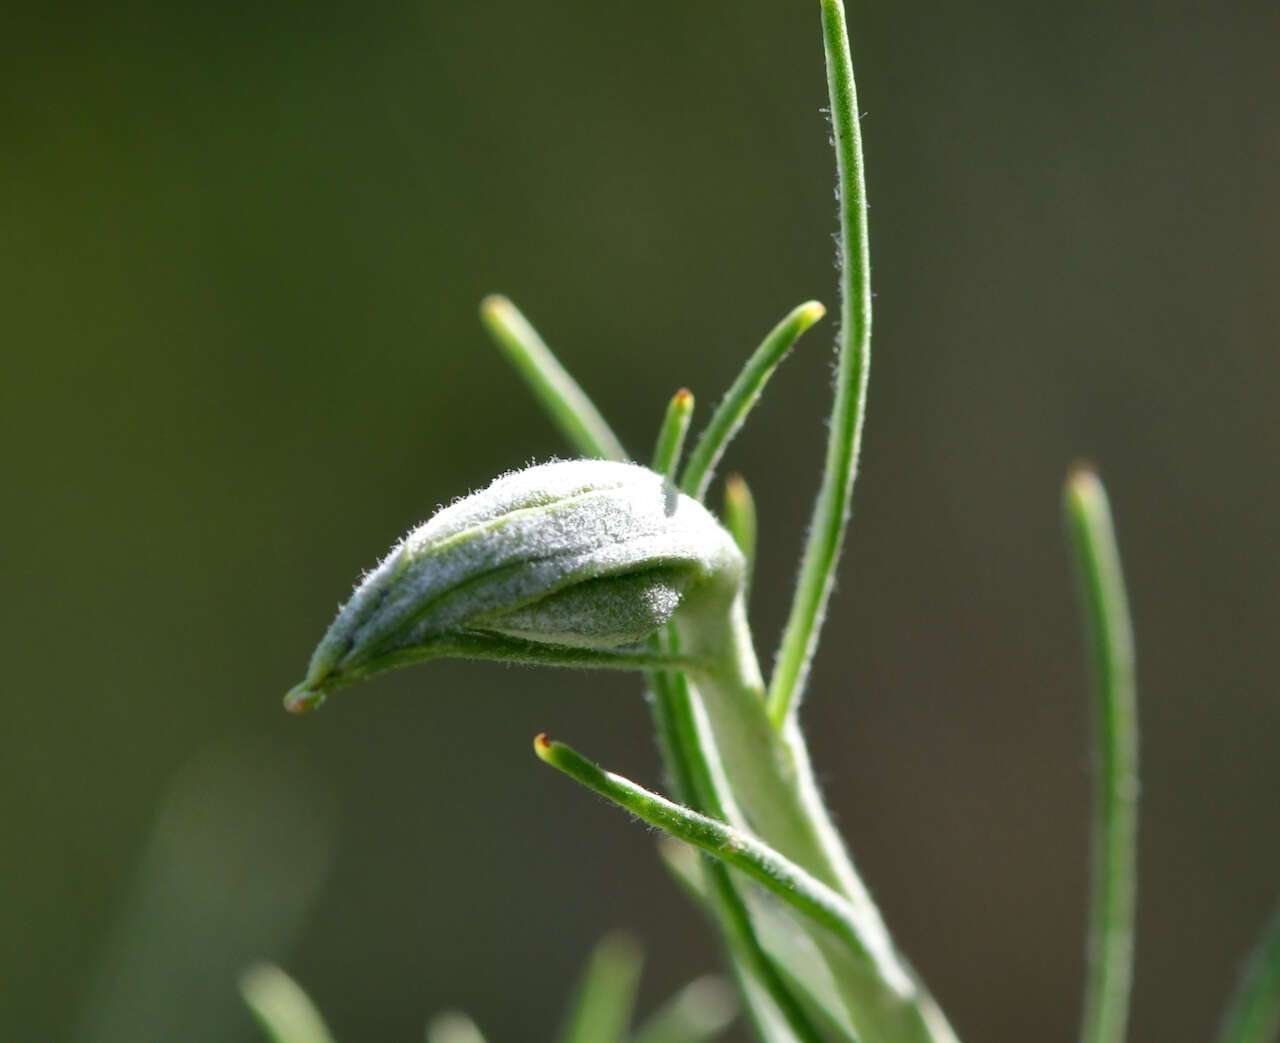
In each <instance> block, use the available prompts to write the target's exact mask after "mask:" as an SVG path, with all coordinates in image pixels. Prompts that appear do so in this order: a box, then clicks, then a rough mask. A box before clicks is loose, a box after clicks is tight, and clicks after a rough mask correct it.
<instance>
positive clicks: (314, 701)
mask: <svg viewBox="0 0 1280 1043" xmlns="http://www.w3.org/2000/svg"><path fill="white" fill-rule="evenodd" d="M324 699H325V693H324V692H322V691H318V690H317V689H315V688H313V687H312V686H311V682H310V681H303V682H302V683H301V684H296V685H294V686H293V687H292V688H290V689H289V690H288V691H287V692H286V693H285V696H284V708H285V709H286V710H288V711H289V713H293V714H300V713H309V712H310V711H311V710H314V709H316V707H318V706H319V705H320V704H321V703H323V702H324Z"/></svg>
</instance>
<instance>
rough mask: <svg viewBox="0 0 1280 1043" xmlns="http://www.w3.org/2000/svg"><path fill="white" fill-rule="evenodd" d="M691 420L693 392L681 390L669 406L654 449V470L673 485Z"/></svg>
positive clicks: (685, 389) (673, 397)
mask: <svg viewBox="0 0 1280 1043" xmlns="http://www.w3.org/2000/svg"><path fill="white" fill-rule="evenodd" d="M691 419H693V392H691V391H690V390H689V389H688V388H681V389H680V390H679V391H677V392H676V393H675V394H674V395H673V396H672V398H671V401H670V403H668V405H667V412H666V415H665V416H664V417H663V418H662V428H661V429H660V430H659V431H658V442H657V445H655V446H654V448H653V467H652V469H653V470H655V471H657V472H658V474H660V475H662V476H663V477H664V478H666V480H667V481H669V482H671V483H672V484H673V485H674V484H675V480H676V467H677V466H679V464H680V450H682V449H683V448H684V436H685V435H686V434H688V432H689V421H690V420H691Z"/></svg>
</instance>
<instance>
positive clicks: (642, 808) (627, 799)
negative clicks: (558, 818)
mask: <svg viewBox="0 0 1280 1043" xmlns="http://www.w3.org/2000/svg"><path fill="white" fill-rule="evenodd" d="M533 747H534V751H535V752H536V753H537V754H538V756H539V757H540V758H542V760H544V761H545V762H546V763H548V764H550V765H551V766H552V767H553V768H557V769H559V770H560V771H562V772H564V774H566V775H568V776H569V777H570V778H572V779H574V780H575V781H577V782H580V783H581V784H582V785H584V786H586V787H587V788H588V789H590V790H593V791H594V792H596V793H598V794H599V795H600V796H602V797H604V798H605V799H606V800H609V801H612V802H613V803H614V804H617V805H618V806H619V807H621V808H624V809H625V810H627V811H629V812H630V813H631V814H633V815H635V816H636V818H638V819H640V820H641V821H643V822H647V823H649V825H651V826H656V827H657V828H658V829H661V830H663V831H664V832H666V833H669V834H671V836H673V837H675V838H676V839H677V840H683V841H685V843H688V844H692V845H693V846H694V847H698V848H701V849H702V850H703V851H706V852H707V853H708V854H711V855H714V856H715V857H716V858H718V859H720V860H721V861H722V862H724V863H725V864H727V865H730V866H732V867H733V868H735V869H740V870H741V871H742V872H743V873H745V874H746V875H747V876H749V877H751V878H752V879H753V880H755V881H756V882H757V883H759V884H762V885H763V886H764V887H765V888H766V889H768V890H769V891H772V892H773V893H774V894H775V895H777V896H778V897H779V898H781V899H782V900H783V901H784V902H786V903H787V904H788V905H790V906H791V907H792V908H794V909H796V910H798V911H799V912H800V913H802V914H803V915H804V916H806V917H808V918H809V919H810V920H812V921H813V922H814V923H817V924H819V925H820V926H822V927H825V928H826V929H827V930H829V931H831V932H832V933H833V934H834V935H835V936H836V937H838V938H840V939H841V940H842V941H843V942H845V944H846V945H847V946H848V948H849V949H850V951H852V952H854V953H858V954H863V955H865V956H866V958H867V959H870V958H871V957H870V955H869V953H870V949H871V948H872V947H873V946H875V945H878V944H879V943H878V942H871V941H869V940H868V939H867V938H865V937H864V934H863V929H862V925H861V924H859V923H858V922H857V914H856V913H855V912H854V910H853V908H852V906H850V905H849V903H848V902H847V901H846V900H845V899H844V898H842V897H841V896H840V895H839V894H837V893H836V892H835V891H833V890H832V889H831V888H830V887H828V886H827V885H826V884H824V883H822V882H821V881H820V880H818V879H816V878H815V877H814V876H813V875H812V874H810V873H808V872H806V871H805V870H804V869H801V868H800V867H799V866H798V865H796V864H795V863H794V862H792V861H790V860H789V859H787V858H784V857H783V856H782V855H780V854H778V852H776V851H774V850H773V849H772V848H771V847H769V846H768V845H767V844H764V843H761V842H760V841H759V840H757V839H756V838H755V837H752V836H749V835H747V834H745V833H743V832H741V831H740V830H737V829H734V828H733V827H732V826H730V825H727V824H726V823H724V822H717V821H715V820H714V819H711V818H708V817H707V816H706V815H701V814H699V813H698V812H696V811H692V810H690V809H689V808H686V807H682V806H681V805H679V804H676V803H674V802H672V801H669V800H667V799H666V798H665V797H662V796H659V795H658V794H657V793H653V792H651V791H649V790H647V789H645V788H644V787H642V786H638V785H636V784H635V783H634V782H632V781H631V780H630V779H627V778H623V777H622V776H621V775H615V774H614V773H613V772H610V771H605V770H604V769H603V768H601V767H600V766H599V765H598V764H596V763H594V762H593V761H590V760H588V759H587V758H586V757H584V756H582V754H580V753H578V751H577V750H575V749H573V748H572V747H570V746H566V745H565V744H564V743H562V742H552V741H551V740H550V739H548V738H547V737H546V735H539V736H538V737H537V738H536V739H535V740H534V743H533Z"/></svg>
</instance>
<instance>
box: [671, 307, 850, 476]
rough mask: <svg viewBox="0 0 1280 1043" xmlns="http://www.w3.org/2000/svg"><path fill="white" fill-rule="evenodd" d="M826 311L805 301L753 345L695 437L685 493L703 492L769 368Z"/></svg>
mask: <svg viewBox="0 0 1280 1043" xmlns="http://www.w3.org/2000/svg"><path fill="white" fill-rule="evenodd" d="M826 312H827V310H826V309H825V308H824V307H823V306H822V305H821V304H819V303H818V302H817V301H808V302H806V303H804V304H802V305H800V306H799V307H798V308H796V309H794V310H793V311H792V312H791V313H790V314H789V315H787V317H786V318H784V319H783V320H782V321H781V322H780V323H778V325H777V326H775V327H774V328H773V329H772V330H770V331H769V335H768V336H767V337H765V339H764V342H763V343H762V344H761V345H760V347H758V348H756V350H755V353H754V354H753V355H752V356H751V358H749V359H747V364H746V365H745V366H744V367H743V368H742V372H741V373H739V374H738V379H737V380H735V381H734V382H733V384H732V386H731V387H730V388H729V390H728V392H727V393H726V394H725V396H724V399H723V400H722V401H721V403H720V404H719V405H718V406H716V411H715V412H714V413H713V414H712V415H711V422H710V423H709V424H708V425H707V429H706V430H705V431H704V432H703V433H702V436H701V437H700V438H699V439H698V444H697V445H695V446H694V448H693V452H692V453H690V454H689V464H688V466H687V467H686V468H685V472H684V476H683V477H682V478H681V479H680V488H681V490H682V491H683V492H684V493H685V494H686V495H688V496H692V497H693V498H694V499H697V500H701V499H702V498H703V496H705V495H706V492H707V486H708V485H709V484H710V482H711V476H712V474H713V473H714V471H715V467H716V464H717V463H719V461H720V457H721V456H723V455H724V451H725V448H726V447H727V446H728V444H729V442H730V441H732V440H733V436H734V435H736V434H737V433H738V429H739V428H740V427H742V422H743V421H744V420H745V419H746V417H747V414H748V413H750V412H751V407H752V406H754V405H755V404H756V402H757V401H758V400H759V398H760V392H761V391H763V390H764V386H765V384H766V383H768V381H769V378H770V377H771V376H772V375H773V371H774V370H775V369H777V368H778V363H780V362H781V361H782V360H783V359H784V358H786V355H787V352H788V351H789V350H790V349H791V345H792V344H794V343H795V342H796V339H797V338H798V337H799V336H800V334H802V333H803V332H804V331H805V330H807V329H808V328H809V327H810V326H812V325H813V324H814V323H815V322H817V321H818V320H819V319H820V318H822V316H823V315H825V314H826Z"/></svg>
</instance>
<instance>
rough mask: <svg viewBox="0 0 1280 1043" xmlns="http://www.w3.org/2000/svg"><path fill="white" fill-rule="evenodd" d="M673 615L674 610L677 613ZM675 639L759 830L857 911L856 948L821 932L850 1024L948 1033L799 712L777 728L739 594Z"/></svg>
mask: <svg viewBox="0 0 1280 1043" xmlns="http://www.w3.org/2000/svg"><path fill="white" fill-rule="evenodd" d="M677 618H678V619H679V617H677ZM680 629H681V633H682V641H681V649H682V651H685V652H687V653H689V654H691V655H693V656H694V658H695V659H696V660H697V661H698V662H699V663H700V664H702V665H699V666H694V667H689V668H686V669H687V670H688V671H689V674H690V678H691V680H692V681H693V682H694V687H695V690H696V692H697V693H698V695H699V697H700V699H701V700H702V704H703V705H704V706H705V707H706V712H707V716H708V718H709V720H710V722H711V727H712V731H713V733H714V739H715V746H716V749H717V750H718V751H719V754H720V757H721V758H722V759H723V765H724V771H725V774H726V776H727V778H728V780H729V785H730V788H731V791H732V793H733V795H734V798H735V799H736V800H738V801H739V802H740V803H741V805H742V809H743V812H744V813H745V815H746V819H747V821H748V822H749V824H750V827H751V829H752V830H754V831H755V832H756V833H757V834H758V835H759V836H760V838H761V839H762V840H763V841H764V842H765V843H766V844H768V845H769V846H770V847H771V848H773V849H774V850H775V851H777V852H779V853H780V854H781V855H782V856H784V857H785V858H787V859H789V860H791V861H793V862H795V863H796V864H797V865H799V866H800V867H801V868H803V869H804V870H806V871H807V872H808V873H810V874H812V875H813V876H814V877H815V878H817V879H818V880H819V881H821V882H822V883H823V884H825V885H826V886H827V887H829V888H831V889H833V890H834V891H836V892H837V893H839V894H840V895H841V896H842V898H844V899H845V900H846V901H847V902H848V903H849V905H850V907H851V908H852V909H853V910H854V911H855V913H856V915H857V918H858V924H859V930H860V931H861V934H862V938H863V947H862V949H860V950H857V951H854V950H850V949H849V948H848V947H847V946H846V945H845V944H844V943H843V942H835V941H834V940H833V939H832V938H831V936H830V935H827V934H825V933H823V932H817V933H816V934H814V935H813V940H814V942H815V943H816V944H817V945H818V947H819V949H820V950H821V951H822V953H823V956H824V958H825V959H826V961H827V963H828V965H829V966H830V968H831V972H832V976H833V978H834V979H835V981H836V984H837V986H838V988H839V989H840V993H841V998H842V1000H843V1001H844V1003H845V1006H846V1009H847V1010H848V1012H849V1015H850V1018H851V1019H852V1021H853V1024H854V1027H855V1028H856V1029H857V1030H858V1032H859V1034H860V1035H862V1036H864V1037H865V1038H867V1039H869V1040H874V1041H876V1043H906V1041H920V1043H923V1041H926V1040H927V1041H931V1043H942V1041H954V1039H955V1036H954V1034H953V1033H952V1031H951V1029H950V1027H949V1026H948V1025H947V1023H946V1019H945V1018H944V1017H943V1015H942V1013H941V1012H940V1011H939V1010H938V1008H937V1005H936V1004H935V1003H934V1002H933V1000H932V998H931V997H930V996H929V994H928V992H927V991H926V990H925V989H924V987H923V985H922V984H921V983H920V982H919V981H918V980H916V978H915V976H914V975H913V974H912V972H911V970H910V969H909V968H908V967H907V965H906V963H905V962H904V961H903V960H902V959H901V958H900V957H899V956H898V954H897V953H896V951H895V950H894V947H893V943H892V941H891V940H890V938H889V933H888V930H887V929H886V928H885V926H884V923H883V921H882V919H881V917H880V913H879V911H878V910H877V909H876V906H875V903H874V902H873V901H872V900H871V896H870V895H869V894H868V893H867V889H866V887H865V885H864V884H863V883H862V881H861V879H860V878H859V877H858V874H857V871H856V869H855V868H854V866H853V862H852V861H851V859H850V858H849V855H848V852H847V851H846V849H845V847H844V843H843V841H842V840H841V839H840V836H839V834H838V833H837V831H836V829H835V826H834V825H833V824H832V822H831V817H830V815H829V813H828V812H827V810H826V807H825V805H824V804H823V802H822V797H821V794H820V793H819V791H818V785H817V781H816V779H815V778H814V774H813V768H812V766H811V764H810V761H809V755H808V750H807V748H806V746H805V743H804V739H803V737H802V735H801V734H800V728H799V724H798V722H797V721H796V720H795V718H794V717H791V718H789V719H788V720H787V721H786V722H785V724H784V726H783V729H782V731H781V733H779V732H778V731H776V730H775V729H774V727H773V724H772V722H771V721H770V720H769V717H768V713H767V710H766V706H765V702H764V691H763V683H762V682H761V680H760V672H759V668H758V667H757V666H756V662H755V653H754V652H753V651H752V648H751V638H750V634H749V632H748V629H747V624H746V615H745V612H744V611H743V609H742V603H741V598H740V597H739V598H738V599H736V601H735V603H734V605H733V607H732V609H731V611H730V613H728V616H727V622H726V616H725V615H724V614H723V613H720V614H716V615H713V614H712V613H710V612H708V614H707V615H706V616H687V617H685V618H684V619H683V620H681V621H680Z"/></svg>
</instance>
